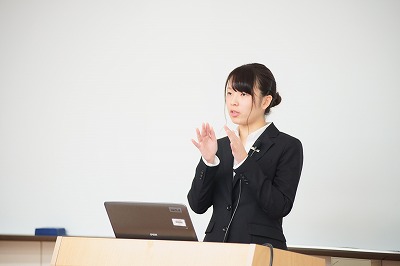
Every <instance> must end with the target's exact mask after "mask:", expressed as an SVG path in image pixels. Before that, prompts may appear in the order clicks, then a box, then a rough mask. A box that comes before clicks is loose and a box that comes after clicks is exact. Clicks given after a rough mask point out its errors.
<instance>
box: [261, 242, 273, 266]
mask: <svg viewBox="0 0 400 266" xmlns="http://www.w3.org/2000/svg"><path fill="white" fill-rule="evenodd" d="M263 246H265V247H269V254H270V255H269V266H272V264H273V263H274V247H273V246H272V245H271V244H270V243H264V244H263Z"/></svg>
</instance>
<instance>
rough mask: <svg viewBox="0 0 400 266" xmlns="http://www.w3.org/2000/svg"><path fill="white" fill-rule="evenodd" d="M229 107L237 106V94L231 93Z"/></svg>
mask: <svg viewBox="0 0 400 266" xmlns="http://www.w3.org/2000/svg"><path fill="white" fill-rule="evenodd" d="M231 105H232V106H237V105H238V100H237V93H233V94H232V97H231Z"/></svg>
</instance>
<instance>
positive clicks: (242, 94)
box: [240, 92, 248, 96]
mask: <svg viewBox="0 0 400 266" xmlns="http://www.w3.org/2000/svg"><path fill="white" fill-rule="evenodd" d="M240 95H241V96H247V95H248V94H247V93H245V92H242V93H240Z"/></svg>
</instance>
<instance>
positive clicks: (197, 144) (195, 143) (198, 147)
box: [192, 139, 200, 149]
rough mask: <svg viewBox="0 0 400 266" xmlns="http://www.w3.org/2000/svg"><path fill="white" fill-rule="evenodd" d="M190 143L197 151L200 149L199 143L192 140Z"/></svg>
mask: <svg viewBox="0 0 400 266" xmlns="http://www.w3.org/2000/svg"><path fill="white" fill-rule="evenodd" d="M192 143H193V144H194V146H196V148H197V149H200V145H199V143H197V142H196V141H195V140H194V139H192Z"/></svg>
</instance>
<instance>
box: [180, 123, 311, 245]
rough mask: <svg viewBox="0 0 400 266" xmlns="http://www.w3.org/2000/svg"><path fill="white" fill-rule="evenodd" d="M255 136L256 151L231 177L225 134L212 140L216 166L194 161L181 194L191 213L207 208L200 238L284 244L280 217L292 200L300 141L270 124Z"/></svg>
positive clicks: (299, 166)
mask: <svg viewBox="0 0 400 266" xmlns="http://www.w3.org/2000/svg"><path fill="white" fill-rule="evenodd" d="M258 140H259V141H260V143H261V145H258V146H259V147H258V149H259V152H254V153H253V154H252V155H251V156H250V154H251V153H252V150H250V152H249V156H248V157H247V159H246V160H245V161H244V162H243V163H242V165H240V166H239V167H238V168H237V169H236V170H234V171H235V177H234V178H233V155H232V150H231V148H230V142H229V139H228V137H224V138H221V139H218V151H217V156H218V158H219V159H220V164H219V165H218V166H215V167H208V166H207V165H206V164H205V163H204V162H203V160H202V159H200V162H199V164H198V165H197V168H196V173H195V177H194V179H193V182H192V186H191V188H190V190H189V193H188V196H187V197H188V202H189V205H190V207H191V208H192V210H193V211H194V212H196V213H199V214H201V213H204V212H206V211H207V210H208V208H209V207H211V206H212V207H213V214H212V217H211V220H210V223H209V225H208V227H207V229H206V232H205V233H206V236H205V238H204V241H211V242H223V241H226V242H234V243H255V244H265V243H270V244H272V245H273V246H274V247H277V248H282V249H286V248H287V247H286V239H285V237H284V234H283V229H282V218H283V217H285V216H286V215H288V213H289V212H290V210H291V209H292V206H293V202H294V199H295V195H296V190H297V186H298V183H299V179H300V174H301V170H302V165H303V148H302V144H301V142H300V141H299V140H298V139H296V138H294V137H292V136H289V135H287V134H285V133H283V132H279V130H278V129H277V128H276V127H275V125H274V124H273V123H272V124H271V125H269V126H268V127H267V128H266V130H265V131H264V132H263V133H262V134H261V136H260V137H259V138H258ZM238 202H239V203H238ZM236 206H237V210H236V212H235V209H236ZM232 217H233V218H232ZM224 239H225V240H224Z"/></svg>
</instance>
